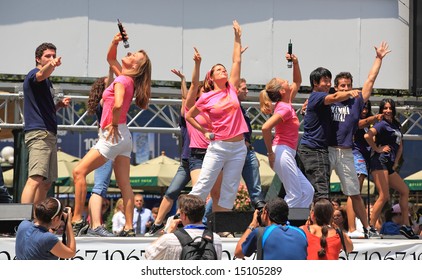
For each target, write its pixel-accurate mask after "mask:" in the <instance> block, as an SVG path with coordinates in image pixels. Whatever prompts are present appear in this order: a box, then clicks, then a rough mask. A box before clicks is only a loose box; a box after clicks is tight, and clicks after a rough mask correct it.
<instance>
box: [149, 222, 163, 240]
mask: <svg viewBox="0 0 422 280" xmlns="http://www.w3.org/2000/svg"><path fill="white" fill-rule="evenodd" d="M162 229H164V224H163V223H161V224H159V225H156V224H152V226H151V228H150V230H149V231H148V232H147V233H145V236H146V237H151V236H155V235H156V234H157V233H159V231H160V230H162Z"/></svg>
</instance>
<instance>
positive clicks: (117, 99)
mask: <svg viewBox="0 0 422 280" xmlns="http://www.w3.org/2000/svg"><path fill="white" fill-rule="evenodd" d="M124 97H125V87H124V86H123V84H121V83H115V84H114V105H113V109H112V114H113V118H112V121H111V124H109V125H108V126H106V128H105V129H106V130H108V132H109V134H108V136H107V138H106V140H109V139H111V142H112V143H117V142H118V140H119V137H120V132H119V129H118V125H119V119H120V114H121V111H122V105H123V100H124Z"/></svg>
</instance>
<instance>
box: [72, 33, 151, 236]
mask: <svg viewBox="0 0 422 280" xmlns="http://www.w3.org/2000/svg"><path fill="white" fill-rule="evenodd" d="M123 34H124V35H125V37H127V35H126V33H125V32H123ZM122 40H123V38H122V34H121V33H120V32H119V33H117V34H116V35H115V36H114V37H113V40H112V42H111V45H110V47H109V50H108V53H107V61H108V63H109V65H110V67H111V68H112V71H113V72H114V73H115V75H116V76H117V78H116V79H115V80H114V82H113V83H112V84H111V85H110V86H109V87H108V88H107V89H106V90H105V91H104V94H103V113H102V116H101V129H100V132H99V137H100V139H99V140H98V142H97V144H96V145H95V146H94V147H93V148H92V149H91V150H89V152H88V153H87V154H86V155H85V156H84V157H83V158H82V160H81V161H80V163H79V164H78V165H77V166H76V167H75V169H74V170H73V179H74V182H75V209H74V210H75V211H74V213H75V214H74V216H73V219H72V226H73V229H74V231H75V232H76V231H78V232H80V230H81V228H83V227H84V223H85V222H84V221H83V219H82V211H83V206H84V205H85V199H86V176H87V175H88V174H89V173H91V172H92V171H93V170H95V169H97V168H98V167H100V166H102V165H104V164H105V163H106V162H107V161H108V160H113V161H114V164H113V168H114V173H115V175H116V178H117V184H118V186H119V188H120V190H121V192H122V197H123V204H124V208H125V216H126V224H125V227H124V228H123V231H122V232H121V233H120V235H121V236H135V233H134V231H133V226H132V219H133V207H134V206H133V201H134V200H133V197H134V195H133V191H132V188H131V186H130V180H129V170H130V153H131V151H132V139H131V134H130V131H129V129H128V127H127V125H126V115H127V111H128V110H129V107H130V103H131V102H132V98H133V97H135V103H136V105H137V106H139V107H140V108H142V109H145V108H147V107H148V103H149V99H150V96H151V61H150V59H149V57H148V55H147V54H146V52H145V51H143V50H140V51H137V52H135V53H130V52H128V53H127V55H126V56H124V57H123V58H122V61H121V64H120V63H119V62H118V60H117V46H118V44H119V42H120V41H122Z"/></svg>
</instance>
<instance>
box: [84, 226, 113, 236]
mask: <svg viewBox="0 0 422 280" xmlns="http://www.w3.org/2000/svg"><path fill="white" fill-rule="evenodd" d="M86 235H88V236H101V237H113V236H115V235H114V234H112V233H111V232H109V231H108V230H107V229H106V228H105V227H104V226H99V227H97V228H95V229H92V228H89V229H88V232H87V234H86Z"/></svg>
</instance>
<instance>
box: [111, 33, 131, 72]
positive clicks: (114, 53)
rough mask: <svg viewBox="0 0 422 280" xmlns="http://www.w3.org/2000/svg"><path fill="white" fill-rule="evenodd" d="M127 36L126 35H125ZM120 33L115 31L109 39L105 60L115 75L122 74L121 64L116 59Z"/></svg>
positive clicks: (120, 38)
mask: <svg viewBox="0 0 422 280" xmlns="http://www.w3.org/2000/svg"><path fill="white" fill-rule="evenodd" d="M126 38H127V35H126ZM122 40H123V39H122V35H121V34H120V32H119V33H117V34H116V35H114V38H113V40H112V41H111V44H110V47H109V48H108V53H107V62H108V64H109V65H110V67H111V68H112V71H113V72H114V74H116V76H120V75H121V74H122V66H121V65H120V63H119V61H117V46H118V45H119V42H120V41H122Z"/></svg>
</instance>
